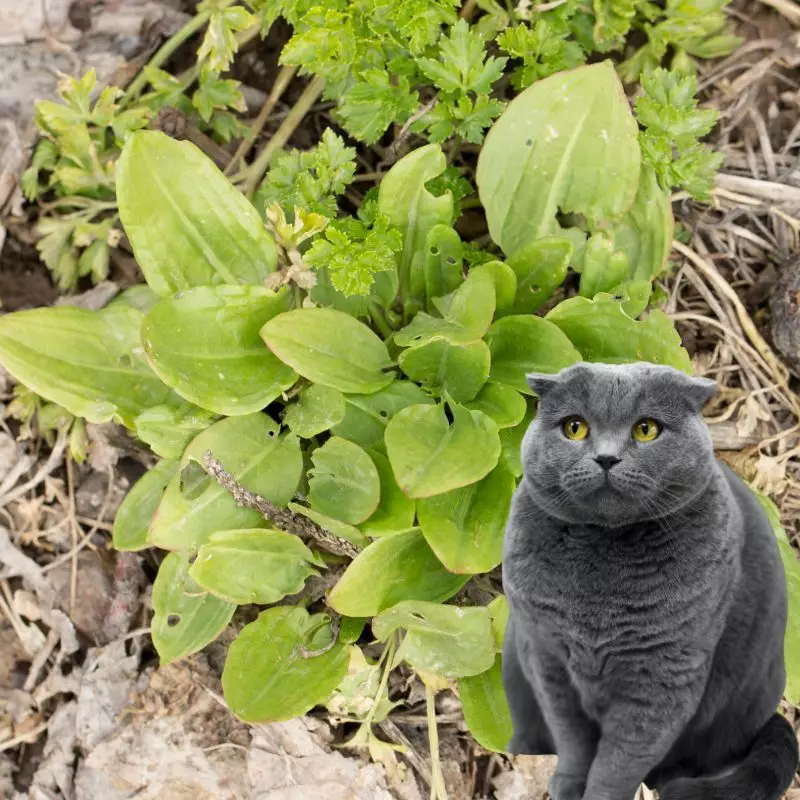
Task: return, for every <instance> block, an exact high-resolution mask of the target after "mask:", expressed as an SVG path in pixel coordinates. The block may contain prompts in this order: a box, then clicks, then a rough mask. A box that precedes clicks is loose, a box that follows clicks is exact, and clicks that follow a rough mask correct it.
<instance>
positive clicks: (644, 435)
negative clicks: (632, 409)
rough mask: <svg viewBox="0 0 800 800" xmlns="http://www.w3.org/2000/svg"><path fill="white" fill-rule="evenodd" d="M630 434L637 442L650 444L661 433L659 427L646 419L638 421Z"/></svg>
mask: <svg viewBox="0 0 800 800" xmlns="http://www.w3.org/2000/svg"><path fill="white" fill-rule="evenodd" d="M631 433H632V434H633V438H634V439H636V441H637V442H652V441H653V439H657V438H658V435H659V434H660V433H661V426H660V425H659V424H658V423H657V422H656V421H655V420H654V419H650V418H649V417H648V418H647V419H640V420H639V421H638V422H637V423H636V424H635V425H634V426H633V430H632V431H631Z"/></svg>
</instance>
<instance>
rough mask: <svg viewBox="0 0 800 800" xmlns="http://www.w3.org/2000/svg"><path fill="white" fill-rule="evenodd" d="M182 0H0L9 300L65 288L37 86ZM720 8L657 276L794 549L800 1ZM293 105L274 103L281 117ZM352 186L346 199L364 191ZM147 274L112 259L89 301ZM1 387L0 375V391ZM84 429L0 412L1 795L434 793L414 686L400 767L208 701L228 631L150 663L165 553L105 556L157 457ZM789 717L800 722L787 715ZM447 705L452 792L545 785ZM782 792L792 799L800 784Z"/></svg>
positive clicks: (446, 754) (2, 281) (513, 797)
mask: <svg viewBox="0 0 800 800" xmlns="http://www.w3.org/2000/svg"><path fill="white" fill-rule="evenodd" d="M190 5H191V4H190V3H183V2H181V0H106V1H105V2H101V0H0V77H1V78H2V80H0V153H1V154H2V155H1V156H0V209H2V210H3V215H2V221H3V225H2V227H0V302H1V303H2V309H3V310H4V311H13V310H16V309H20V308H28V307H35V306H41V305H48V304H51V303H53V302H55V301H56V299H57V296H58V295H57V292H56V291H55V289H54V288H53V284H52V282H51V280H50V275H49V273H48V271H47V270H46V268H45V267H44V266H43V265H42V264H41V263H40V261H39V259H38V255H37V252H36V250H35V247H34V242H35V236H34V233H33V230H32V225H33V223H34V221H35V214H34V209H32V208H30V207H26V206H25V205H24V204H23V203H22V200H21V197H20V195H19V192H18V191H17V189H16V178H17V176H18V175H19V172H20V171H21V169H22V168H23V167H24V166H25V164H26V161H27V158H28V153H29V148H30V145H31V143H32V141H33V136H34V133H33V130H32V126H31V118H32V110H33V109H32V102H31V101H32V99H34V98H39V97H45V96H49V95H52V93H53V90H54V87H55V82H56V78H57V72H58V71H63V72H68V73H73V74H75V73H80V72H82V71H83V70H84V69H86V68H88V67H89V66H94V67H95V68H96V69H97V71H98V74H99V77H100V79H101V81H103V80H114V81H121V80H123V78H124V76H125V75H126V74H132V73H133V72H135V71H136V70H137V69H138V68H139V66H140V65H141V64H142V63H144V62H145V61H146V59H147V57H148V56H149V54H150V53H152V52H153V50H154V48H155V47H157V46H158V43H159V42H160V41H162V39H163V37H164V36H167V35H169V34H170V33H171V32H173V31H174V30H176V29H177V28H178V27H179V26H180V25H181V24H182V23H183V22H184V21H185V19H186V17H185V16H184V14H185V11H186V9H187V7H189V6H190ZM731 14H732V16H733V17H734V19H735V21H736V24H737V28H738V33H739V34H740V35H741V36H742V37H743V38H744V39H745V43H744V44H743V45H742V46H741V47H740V48H739V50H738V51H737V52H736V53H735V54H733V55H732V56H730V57H729V58H726V59H723V60H719V61H717V62H711V63H706V64H704V65H702V67H701V71H700V85H701V87H702V91H703V99H704V101H705V102H706V103H707V104H708V105H709V106H711V107H715V108H717V109H719V111H720V112H721V114H722V117H721V121H720V124H719V125H718V127H717V129H716V130H715V131H714V133H713V135H712V140H713V141H714V143H715V145H716V146H717V147H718V148H719V149H720V150H721V151H722V152H723V154H724V156H725V162H724V166H723V168H722V171H721V173H720V176H719V179H718V183H717V189H716V191H715V192H714V195H713V197H712V199H711V202H710V203H708V204H698V203H695V202H693V201H691V200H689V199H687V198H686V197H682V196H680V195H678V196H676V197H675V198H674V199H675V203H674V211H675V214H676V218H677V219H678V221H679V222H680V223H681V225H682V226H683V228H685V229H686V231H687V232H690V233H691V236H687V237H682V240H683V241H688V244H686V245H681V246H680V247H679V248H676V251H675V252H674V253H673V260H674V266H673V269H672V270H671V271H670V273H669V276H668V278H667V279H666V280H665V281H664V287H663V288H664V290H665V292H666V295H667V297H668V301H667V310H668V312H669V313H670V314H671V315H672V316H673V317H674V318H675V320H676V322H677V324H678V327H679V329H680V332H681V334H682V336H683V338H684V342H685V343H686V346H687V347H688V349H689V351H690V354H691V355H692V357H693V361H694V366H695V369H696V370H697V371H698V372H699V373H702V374H706V375H709V376H711V377H714V378H715V379H716V380H717V381H718V382H719V383H720V384H721V386H722V387H723V388H722V391H721V392H720V394H719V397H718V398H717V400H716V401H715V404H714V406H713V407H712V408H711V409H710V410H709V412H708V422H709V423H710V424H711V430H712V435H713V437H714V441H715V445H716V447H717V449H718V452H719V454H720V456H721V457H722V458H724V459H725V460H727V461H728V462H730V463H731V464H732V465H733V466H734V467H735V468H736V469H737V470H738V471H739V472H740V473H742V474H743V475H745V476H746V477H747V478H749V479H750V480H752V481H753V482H754V483H755V484H756V486H758V487H759V488H761V489H762V490H764V491H766V492H768V493H769V494H771V495H772V496H773V497H774V498H775V499H776V501H778V502H779V505H780V508H781V512H782V516H783V521H784V523H785V525H786V527H787V532H788V533H789V535H790V537H793V539H794V543H795V544H796V545H797V544H798V543H800V538H798V537H800V397H799V396H798V394H797V391H798V388H799V387H800V357H798V353H800V346H798V345H800V6H798V5H797V4H796V3H795V2H793V1H792V0H753V1H752V2H736V3H734V6H733V8H732V10H731ZM281 37H285V30H283V29H281V28H280V27H277V28H276V31H275V33H274V34H273V35H272V38H271V39H270V40H268V41H267V43H266V44H265V45H262V46H261V47H260V49H256V50H248V51H247V52H245V54H244V55H243V56H242V58H241V66H240V67H239V69H240V74H239V75H238V77H240V78H241V79H242V80H243V81H245V83H246V84H247V87H248V89H247V99H248V103H249V104H250V105H252V108H251V113H252V115H253V116H255V114H257V113H258V110H259V108H260V105H261V104H262V103H263V101H264V98H265V96H266V94H265V93H266V91H268V90H269V87H270V85H271V80H272V77H273V76H274V74H275V53H276V52H277V51H278V50H279V48H280V44H281V41H282V39H281ZM121 76H122V77H121ZM297 87H300V88H299V89H298V88H297ZM301 88H302V82H299V83H297V86H293V87H292V88H291V89H290V91H289V93H288V96H287V102H291V99H292V96H293V94H292V93H293V92H294V96H296V94H297V93H298V92H299V90H300V89H301ZM286 108H288V106H284V105H283V104H279V105H278V107H277V108H276V118H279V117H280V114H281V113H282V112H284V111H285V110H286ZM329 122H330V117H329V116H328V108H327V107H326V105H325V104H319V106H317V107H315V109H314V110H313V112H312V113H311V114H310V115H309V117H308V118H307V120H306V122H305V124H304V125H303V126H302V127H301V128H300V129H299V130H298V131H296V132H295V134H294V136H293V138H292V140H291V142H290V144H291V145H293V146H297V147H305V146H308V145H310V144H312V143H313V142H314V141H315V140H316V138H317V137H318V136H319V133H320V132H321V130H322V129H323V128H324V127H325V125H327V124H329ZM271 125H272V123H269V124H268V125H267V126H266V128H265V133H264V135H265V136H269V134H270V131H271V130H273V128H272V127H271ZM385 155H386V152H385V151H381V150H380V147H377V148H375V150H374V153H373V162H370V161H369V158H366V159H365V163H363V164H362V166H363V167H364V169H365V170H366V171H368V172H372V171H373V170H374V169H375V164H376V163H380V161H381V160H382V158H383V157H384V156H385ZM469 157H470V155H469V152H467V155H466V156H465V158H469ZM356 187H357V192H356V190H355V189H354V190H353V192H352V194H351V195H350V197H351V199H352V200H353V202H356V201H357V200H358V199H359V197H360V196H361V194H363V192H365V191H366V190H367V188H369V184H368V183H360V184H356ZM467 219H468V224H470V223H469V217H468V218H467ZM476 224H479V223H476ZM472 234H473V235H480V231H477V232H476V231H472ZM136 279H137V275H136V271H135V266H131V260H130V258H127V257H126V256H125V255H124V254H121V255H120V256H119V258H118V259H117V260H115V265H114V271H113V272H112V275H111V282H110V283H109V284H108V285H106V286H105V287H101V289H100V293H101V294H102V292H103V291H105V292H107V293H108V294H113V292H114V291H116V289H117V288H118V287H119V286H123V285H127V284H129V283H130V282H132V281H135V280H136ZM88 288H89V287H88V286H82V287H81V289H82V290H86V289H88ZM97 296H98V295H97V292H95V293H94V294H93V295H92V297H93V298H94V299H96V298H97ZM68 302H75V300H68ZM12 388H13V386H12V383H11V381H10V380H9V379H8V378H7V376H3V375H0V394H2V400H3V403H4V405H5V404H7V403H8V402H9V401H10V400H11V390H12ZM87 432H88V436H89V441H90V458H89V461H88V462H87V463H86V464H85V465H82V466H76V465H72V466H70V465H68V464H67V462H66V461H65V459H64V451H65V446H66V442H65V440H64V438H63V437H56V438H54V440H53V441H51V442H49V443H48V442H46V441H44V440H43V439H42V438H40V437H37V436H32V437H30V438H27V439H22V440H18V437H19V436H20V433H21V431H20V429H19V426H18V425H16V424H15V423H13V422H10V421H7V420H4V419H0V798H14V800H19V799H20V798H32V799H33V800H45V798H48V799H51V798H64V800H72V799H73V798H74V800H101V799H102V800H116V798H120V799H122V798H131V797H137V798H164V800H173V799H174V800H178V799H180V798H186V799H187V800H188V799H189V798H192V800H197V799H198V798H206V797H207V798H231V800H234V799H236V800H239V799H240V798H265V799H266V798H268V799H269V800H307V799H309V798H315V797H326V798H328V800H339V799H340V798H341V800H350V799H351V798H358V800H391V798H399V799H400V800H418V798H423V797H427V795H428V791H429V783H430V767H429V762H428V745H427V735H426V733H425V730H426V729H425V709H424V694H423V693H422V692H421V690H420V687H419V686H416V685H412V686H410V687H405V688H404V693H405V696H406V701H405V703H404V705H403V706H402V707H401V708H400V709H398V710H397V711H396V712H395V713H393V714H392V715H391V717H390V719H389V721H388V722H387V723H384V724H383V725H382V728H381V736H383V737H384V738H385V739H386V740H387V741H392V742H395V743H398V744H402V745H404V746H405V748H406V752H405V754H404V755H402V756H401V757H400V760H399V768H398V769H394V770H393V769H388V770H387V769H386V768H385V767H384V766H383V765H380V764H373V763H370V762H369V761H368V760H367V759H365V758H363V757H361V756H360V755H358V754H353V753H350V752H348V751H347V750H343V749H341V748H340V747H337V746H336V745H338V744H339V743H341V741H342V740H343V738H344V737H345V735H346V731H345V730H343V729H342V728H341V727H338V728H337V727H335V726H332V725H331V724H330V723H329V720H328V719H327V718H326V716H325V715H324V714H322V713H315V714H312V715H310V716H308V717H306V718H303V719H299V720H294V721H292V722H288V723H281V724H276V725H270V726H248V725H244V724H242V723H240V722H238V721H237V720H236V719H235V718H234V717H233V716H232V715H231V714H230V713H229V712H228V711H227V710H226V708H225V706H224V702H223V701H222V699H221V687H220V682H219V676H220V672H221V666H222V662H223V658H224V649H223V648H224V644H225V641H224V639H223V641H220V642H218V643H215V644H214V645H212V646H210V647H209V648H208V649H207V651H205V652H204V653H202V654H199V655H196V656H193V657H191V658H189V659H186V660H184V661H182V662H181V663H179V664H176V665H171V666H169V667H166V668H163V669H160V670H159V669H158V668H157V659H156V657H155V654H154V652H153V649H152V646H151V644H150V641H149V637H148V635H147V633H148V629H147V625H148V621H149V610H148V607H149V592H150V586H151V583H152V580H153V578H154V575H155V572H156V569H157V562H156V560H155V556H154V555H153V554H150V553H144V554H142V555H135V554H118V553H114V552H113V551H112V550H111V548H110V530H111V522H112V521H113V518H114V514H115V511H116V508H117V507H118V506H119V503H120V502H121V500H122V498H123V497H124V494H125V492H126V491H127V488H128V487H129V486H130V485H131V484H132V483H133V482H134V481H135V480H136V478H137V477H138V476H139V475H140V474H141V473H142V471H143V470H144V469H145V468H146V466H147V464H148V463H149V462H148V456H147V454H146V453H144V452H143V451H141V450H139V449H138V448H137V447H136V446H135V445H134V444H133V443H132V442H131V441H130V440H129V439H128V438H127V436H126V435H125V434H124V432H123V431H122V430H121V429H119V428H117V427H115V426H113V425H104V426H94V425H89V426H87ZM785 710H786V713H787V715H788V717H789V719H790V720H792V721H793V722H794V724H795V727H796V729H800V710H798V709H796V708H790V707H787V708H786V709H785ZM437 711H438V723H439V727H440V731H441V733H440V736H441V745H440V747H441V760H442V765H443V773H444V776H445V780H446V783H447V788H448V795H449V797H450V798H452V800H467V799H468V798H487V799H488V798H494V800H522V799H523V798H525V800H544V798H546V796H547V795H546V782H547V777H548V775H549V772H550V770H551V769H552V764H553V760H552V759H549V758H525V759H508V758H505V757H502V756H498V755H494V754H490V753H487V752H485V751H483V750H482V749H481V748H480V747H478V746H477V745H476V744H475V743H474V742H473V741H472V739H471V737H469V735H468V734H467V732H466V729H465V727H464V724H463V721H462V719H461V716H460V712H459V706H458V702H457V700H456V698H455V697H454V696H453V695H451V694H449V693H447V692H444V693H442V694H440V696H439V705H438V708H437ZM787 798H791V799H792V800H800V778H798V779H797V780H796V781H795V788H793V789H791V790H790V791H789V793H788V795H787Z"/></svg>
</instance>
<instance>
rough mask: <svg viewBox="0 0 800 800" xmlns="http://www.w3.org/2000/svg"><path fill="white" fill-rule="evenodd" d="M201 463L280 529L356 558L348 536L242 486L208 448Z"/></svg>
mask: <svg viewBox="0 0 800 800" xmlns="http://www.w3.org/2000/svg"><path fill="white" fill-rule="evenodd" d="M203 467H204V468H205V470H206V472H207V473H208V474H209V475H211V477H212V478H214V480H216V482H217V483H218V484H219V485H220V486H222V488H223V489H226V490H227V491H228V492H230V494H231V496H232V497H233V499H234V500H235V501H236V502H237V504H238V505H239V506H241V507H242V508H252V509H253V510H254V511H258V513H259V514H261V516H262V517H264V519H266V520H268V521H269V522H274V523H275V525H277V526H278V527H279V528H280V529H281V530H282V531H286V532H287V533H293V534H295V536H300V537H301V538H307V539H313V540H314V541H315V542H316V543H317V544H318V545H319V546H320V547H321V548H323V549H324V550H327V551H328V552H329V553H334V554H335V555H338V556H347V558H355V557H356V556H357V555H358V554H359V552H360V551H359V549H358V548H357V547H356V546H355V545H354V544H353V543H352V542H349V541H347V539H343V538H342V537H341V536H337V535H336V534H335V533H333V532H331V531H329V530H328V529H327V528H323V527H322V525H318V524H317V523H316V522H313V521H312V520H310V519H308V517H304V516H303V515H302V514H296V513H295V512H294V511H289V509H288V508H281V507H280V506H276V505H274V504H273V503H270V501H269V500H267V499H266V498H265V497H262V496H261V495H260V494H254V493H253V492H251V491H250V490H249V489H246V488H245V487H244V486H241V485H240V484H239V483H238V482H237V481H236V478H234V477H233V475H231V473H230V472H227V471H226V470H225V468H224V467H223V466H222V464H221V463H220V462H219V461H218V460H217V459H216V458H215V457H214V454H213V453H212V452H211V451H210V450H209V451H208V452H207V453H206V454H205V456H203Z"/></svg>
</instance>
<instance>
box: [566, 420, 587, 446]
mask: <svg viewBox="0 0 800 800" xmlns="http://www.w3.org/2000/svg"><path fill="white" fill-rule="evenodd" d="M563 430H564V436H566V437H567V439H572V441H573V442H580V441H582V440H583V439H585V438H586V437H587V436H588V435H589V423H588V422H587V421H586V420H585V419H581V418H580V417H570V418H569V419H568V420H567V421H566V422H565V423H564V425H563Z"/></svg>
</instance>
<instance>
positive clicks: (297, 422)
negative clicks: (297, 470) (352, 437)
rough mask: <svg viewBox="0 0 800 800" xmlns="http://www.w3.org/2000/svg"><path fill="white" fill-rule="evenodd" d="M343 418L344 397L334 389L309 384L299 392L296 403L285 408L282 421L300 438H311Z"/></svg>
mask: <svg viewBox="0 0 800 800" xmlns="http://www.w3.org/2000/svg"><path fill="white" fill-rule="evenodd" d="M343 419H344V397H342V393H341V392H339V391H337V390H336V389H331V388H330V387H328V386H321V385H319V384H316V383H314V384H311V386H308V387H306V388H305V389H303V391H302V392H301V393H300V397H298V398H297V402H296V403H292V404H291V405H290V406H288V407H287V408H286V413H285V415H284V417H283V421H284V422H285V423H286V424H287V425H288V426H289V430H291V431H292V432H293V433H295V434H297V436H299V437H301V438H302V439H311V438H312V437H313V436H316V435H317V434H320V433H323V432H324V431H327V430H330V429H331V428H332V427H333V426H334V425H338V424H339V423H340V422H341V421H342V420H343Z"/></svg>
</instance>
